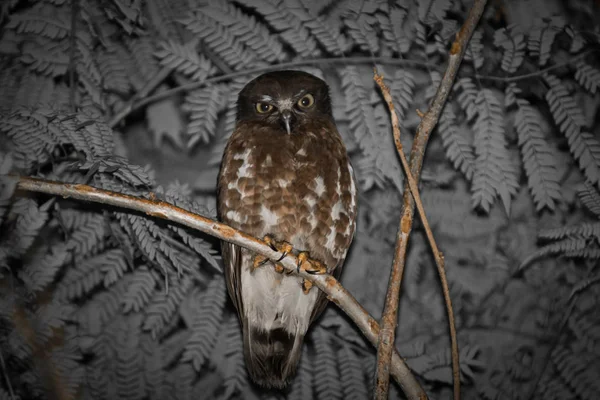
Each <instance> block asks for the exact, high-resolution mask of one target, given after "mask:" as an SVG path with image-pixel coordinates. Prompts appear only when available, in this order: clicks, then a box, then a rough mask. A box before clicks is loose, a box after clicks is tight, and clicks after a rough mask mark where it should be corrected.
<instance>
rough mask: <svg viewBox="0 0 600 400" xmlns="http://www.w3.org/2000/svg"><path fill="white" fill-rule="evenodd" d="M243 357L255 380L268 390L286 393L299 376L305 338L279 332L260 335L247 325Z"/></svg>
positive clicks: (273, 330) (245, 323)
mask: <svg viewBox="0 0 600 400" xmlns="http://www.w3.org/2000/svg"><path fill="white" fill-rule="evenodd" d="M243 325H244V357H245V359H246V367H247V369H248V373H249V375H250V377H251V378H252V380H253V381H254V382H256V383H257V384H258V385H260V386H263V387H265V388H275V389H283V388H285V387H286V386H287V385H288V384H289V381H290V379H291V378H292V377H293V376H294V375H295V373H296V366H297V365H298V361H299V360H300V354H301V353H302V342H303V341H304V335H291V334H289V333H288V332H287V331H285V330H283V329H281V328H276V329H272V330H270V331H266V332H265V331H261V330H258V329H256V328H254V327H252V326H249V324H248V322H247V321H244V324H243Z"/></svg>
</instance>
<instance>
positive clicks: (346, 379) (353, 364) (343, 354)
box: [338, 345, 369, 400]
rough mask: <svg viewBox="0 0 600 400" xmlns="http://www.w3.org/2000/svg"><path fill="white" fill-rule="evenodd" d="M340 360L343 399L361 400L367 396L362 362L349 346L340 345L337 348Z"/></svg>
mask: <svg viewBox="0 0 600 400" xmlns="http://www.w3.org/2000/svg"><path fill="white" fill-rule="evenodd" d="M338 354H339V360H340V376H341V378H342V379H341V383H342V389H343V394H344V397H343V398H344V399H356V400H362V399H367V398H369V393H368V391H367V386H366V384H365V381H364V375H363V371H362V362H361V360H360V359H359V358H358V357H357V356H356V354H355V353H354V351H352V349H351V348H350V346H347V345H345V346H342V347H341V348H340V349H339V350H338Z"/></svg>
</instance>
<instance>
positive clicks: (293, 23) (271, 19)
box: [234, 0, 321, 57]
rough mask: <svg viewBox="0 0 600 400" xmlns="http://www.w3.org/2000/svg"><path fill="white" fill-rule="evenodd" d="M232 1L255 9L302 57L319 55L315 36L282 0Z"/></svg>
mask: <svg viewBox="0 0 600 400" xmlns="http://www.w3.org/2000/svg"><path fill="white" fill-rule="evenodd" d="M234 2H235V3H237V4H241V5H243V6H245V7H248V8H251V9H254V10H256V11H257V12H258V13H259V14H260V15H261V16H262V17H263V18H264V19H265V20H266V21H267V22H268V23H269V25H271V26H272V27H273V28H274V29H275V30H276V31H277V32H279V34H280V35H281V39H283V40H284V41H285V42H286V43H287V44H289V45H290V46H291V47H292V49H294V51H295V52H296V53H298V55H300V56H303V57H318V56H319V55H320V53H321V52H320V50H319V48H318V45H317V41H316V40H315V38H314V37H313V36H312V35H311V34H310V31H309V30H308V28H307V27H305V26H304V25H303V24H302V21H301V20H300V19H299V18H298V17H296V15H294V9H293V8H287V7H285V6H284V2H283V1H282V0H261V1H254V0H234Z"/></svg>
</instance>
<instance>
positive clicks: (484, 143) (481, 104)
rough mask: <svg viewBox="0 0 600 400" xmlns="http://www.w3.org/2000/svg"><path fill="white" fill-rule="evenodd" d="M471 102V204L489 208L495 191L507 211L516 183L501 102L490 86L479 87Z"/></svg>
mask: <svg viewBox="0 0 600 400" xmlns="http://www.w3.org/2000/svg"><path fill="white" fill-rule="evenodd" d="M475 104H476V106H477V111H478V116H477V120H476V121H475V125H474V126H473V129H474V131H475V154H476V159H475V173H474V175H473V186H472V191H473V197H472V200H473V205H474V206H476V207H481V208H482V209H483V210H485V211H486V212H489V210H490V207H491V205H492V203H493V202H494V197H495V195H496V194H498V195H499V196H500V198H501V200H502V202H503V203H504V208H505V210H506V212H507V214H509V213H510V204H511V196H512V195H514V194H516V192H517V189H518V188H519V183H518V171H517V170H516V169H515V168H514V166H513V165H512V163H511V157H510V155H509V153H508V151H507V149H506V138H505V136H504V116H503V112H502V107H501V103H500V101H499V100H498V98H497V97H496V94H495V93H494V92H493V91H492V90H490V89H482V90H481V92H479V94H478V95H477V99H476V101H475Z"/></svg>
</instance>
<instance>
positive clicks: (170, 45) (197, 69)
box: [154, 40, 217, 82]
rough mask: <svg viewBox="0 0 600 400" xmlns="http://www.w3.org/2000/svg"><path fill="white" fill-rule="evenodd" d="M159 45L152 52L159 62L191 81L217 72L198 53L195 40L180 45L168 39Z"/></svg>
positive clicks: (200, 79) (202, 79)
mask: <svg viewBox="0 0 600 400" xmlns="http://www.w3.org/2000/svg"><path fill="white" fill-rule="evenodd" d="M159 45H160V49H159V50H158V51H156V53H154V54H155V55H156V57H158V58H159V59H160V64H161V65H164V66H168V67H170V68H173V69H175V70H177V71H178V72H181V73H182V74H184V75H185V76H188V77H190V79H192V80H193V81H197V82H202V81H204V80H205V79H206V78H207V77H209V76H211V75H213V74H215V73H216V72H217V69H216V68H215V67H214V65H212V63H211V62H210V60H208V59H207V58H205V57H204V55H202V54H198V52H197V51H196V41H191V42H188V43H185V44H183V45H181V44H179V43H176V42H174V41H172V40H169V41H163V42H160V43H159Z"/></svg>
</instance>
